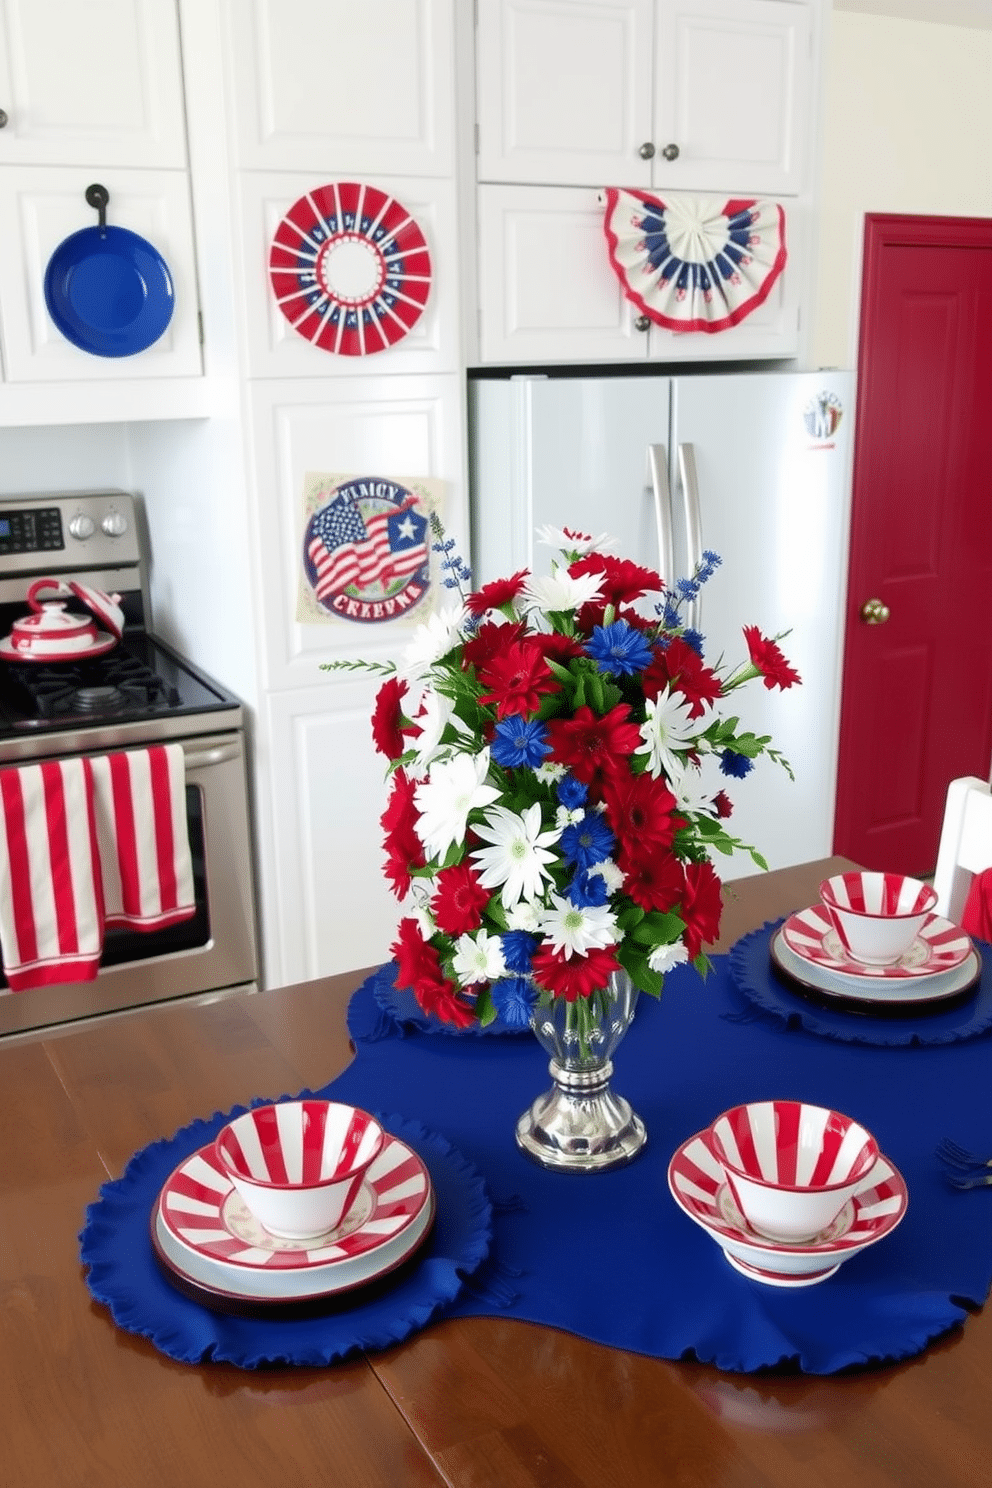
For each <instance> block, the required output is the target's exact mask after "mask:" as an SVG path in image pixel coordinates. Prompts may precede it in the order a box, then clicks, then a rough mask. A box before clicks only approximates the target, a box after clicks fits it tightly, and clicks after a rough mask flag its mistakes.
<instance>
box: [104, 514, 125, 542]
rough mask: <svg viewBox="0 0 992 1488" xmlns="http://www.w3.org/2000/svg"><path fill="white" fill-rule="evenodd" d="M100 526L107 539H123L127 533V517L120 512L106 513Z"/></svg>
mask: <svg viewBox="0 0 992 1488" xmlns="http://www.w3.org/2000/svg"><path fill="white" fill-rule="evenodd" d="M100 526H101V527H102V528H103V530H104V532H105V533H106V534H107V536H108V537H123V536H124V534H125V532H126V531H127V517H125V516H124V515H123V514H122V513H121V512H117V511H115V512H108V513H107V515H106V516H105V517H104V519H103V521H102V522H101V523H100Z"/></svg>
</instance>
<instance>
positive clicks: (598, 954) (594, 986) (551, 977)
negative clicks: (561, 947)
mask: <svg viewBox="0 0 992 1488" xmlns="http://www.w3.org/2000/svg"><path fill="white" fill-rule="evenodd" d="M619 970H620V963H619V961H618V960H617V958H616V952H615V951H614V949H613V947H612V946H600V947H595V946H594V947H593V949H592V950H591V951H589V953H588V954H587V955H585V956H569V957H567V958H566V956H565V953H564V951H553V950H552V949H551V947H550V945H549V944H548V942H547V941H545V942H544V944H543V945H542V946H540V948H539V949H538V950H537V952H536V953H535V955H534V960H533V963H532V971H533V976H534V980H535V982H536V983H537V985H538V986H539V987H544V988H545V989H546V990H547V991H548V992H550V993H552V994H553V996H555V997H564V999H565V1001H566V1002H574V1001H575V1000H576V998H578V997H588V996H589V994H590V992H598V991H599V990H600V989H601V988H602V987H605V986H606V985H607V984H608V982H609V980H610V973H611V972H614V971H619Z"/></svg>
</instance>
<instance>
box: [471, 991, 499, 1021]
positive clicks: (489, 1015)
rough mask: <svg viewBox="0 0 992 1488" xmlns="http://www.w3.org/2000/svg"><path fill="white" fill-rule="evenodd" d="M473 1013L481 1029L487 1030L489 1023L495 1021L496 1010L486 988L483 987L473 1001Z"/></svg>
mask: <svg viewBox="0 0 992 1488" xmlns="http://www.w3.org/2000/svg"><path fill="white" fill-rule="evenodd" d="M475 1012H476V1016H477V1018H478V1019H479V1022H480V1023H481V1024H482V1026H483V1028H488V1027H489V1025H490V1023H495V1021H496V1009H495V1007H494V1006H493V999H492V996H491V995H490V991H489V988H488V986H486V987H483V988H482V990H481V991H480V993H479V995H478V996H477V997H476V999H475Z"/></svg>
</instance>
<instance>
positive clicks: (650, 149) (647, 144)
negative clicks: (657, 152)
mask: <svg viewBox="0 0 992 1488" xmlns="http://www.w3.org/2000/svg"><path fill="white" fill-rule="evenodd" d="M637 153H638V155H640V157H641V159H642V160H650V159H651V158H652V156H653V155H654V145H653V144H652V143H651V141H650V140H645V141H644V143H643V145H642V146H641V148H640V149H639V150H638V152H637Z"/></svg>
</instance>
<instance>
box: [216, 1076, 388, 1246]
mask: <svg viewBox="0 0 992 1488" xmlns="http://www.w3.org/2000/svg"><path fill="white" fill-rule="evenodd" d="M384 1140H385V1133H384V1132H383V1129H382V1127H381V1126H380V1125H379V1123H378V1122H377V1121H376V1120H375V1118H374V1117H373V1116H370V1115H369V1113H368V1112H367V1111H362V1110H359V1108H358V1107H357V1106H348V1105H344V1104H342V1103H341V1102H339V1101H326V1100H300V1101H279V1102H278V1103H276V1104H275V1105H268V1106H256V1107H255V1108H254V1110H251V1111H246V1112H245V1113H244V1115H242V1116H237V1117H235V1119H234V1120H233V1121H229V1122H228V1124H227V1125H226V1126H225V1127H222V1129H221V1130H220V1132H219V1133H218V1135H217V1138H216V1140H215V1142H214V1151H215V1153H216V1156H217V1161H218V1164H219V1165H220V1167H221V1169H222V1170H223V1171H224V1172H225V1173H226V1174H227V1176H228V1177H229V1178H230V1180H231V1182H232V1183H233V1184H234V1187H235V1188H236V1189H237V1191H238V1193H239V1194H240V1195H241V1197H242V1199H243V1200H244V1202H245V1203H246V1204H247V1206H248V1208H249V1209H250V1210H251V1212H252V1214H254V1216H255V1218H256V1219H257V1220H258V1221H259V1223H260V1224H262V1225H263V1226H264V1227H265V1229H266V1230H268V1231H269V1233H270V1234H272V1235H278V1236H280V1237H281V1238H283V1239H287V1240H305V1239H312V1238H313V1237H315V1236H317V1235H323V1234H326V1233H327V1232H328V1231H329V1230H333V1229H334V1228H335V1226H336V1225H339V1224H340V1223H341V1221H342V1220H343V1219H344V1217H345V1216H346V1215H347V1214H348V1211H349V1210H350V1209H351V1207H352V1205H353V1204H354V1203H355V1200H356V1199H357V1198H358V1195H359V1192H360V1190H361V1187H362V1182H363V1180H364V1178H365V1174H366V1171H367V1170H368V1168H369V1165H370V1164H371V1163H373V1162H374V1161H375V1159H376V1157H377V1156H378V1155H379V1152H380V1151H381V1149H382V1144H383V1141H384Z"/></svg>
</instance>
